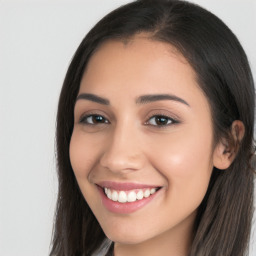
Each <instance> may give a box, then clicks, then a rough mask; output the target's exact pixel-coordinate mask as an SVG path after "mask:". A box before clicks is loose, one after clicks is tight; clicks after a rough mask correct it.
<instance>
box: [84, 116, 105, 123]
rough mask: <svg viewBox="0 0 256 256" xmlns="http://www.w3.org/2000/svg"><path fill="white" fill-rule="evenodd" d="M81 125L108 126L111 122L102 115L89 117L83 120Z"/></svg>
mask: <svg viewBox="0 0 256 256" xmlns="http://www.w3.org/2000/svg"><path fill="white" fill-rule="evenodd" d="M80 123H83V124H89V125H97V124H108V123H109V121H108V120H107V119H106V118H105V117H104V116H101V115H88V116H84V117H82V118H81V120H80Z"/></svg>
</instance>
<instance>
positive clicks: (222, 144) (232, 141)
mask: <svg viewBox="0 0 256 256" xmlns="http://www.w3.org/2000/svg"><path fill="white" fill-rule="evenodd" d="M244 132H245V128H244V124H243V123H242V122H241V121H240V120H235V121H234V122H233V123H232V126H231V131H230V138H229V139H228V138H223V139H221V140H220V141H219V143H218V144H217V145H216V147H215V149H214V152H213V165H214V167H216V168H218V169H221V170H224V169H227V168H228V167H229V166H230V165H231V164H232V162H233V161H234V159H235V157H236V155H237V152H238V150H239V147H240V143H241V141H242V139H243V137H244Z"/></svg>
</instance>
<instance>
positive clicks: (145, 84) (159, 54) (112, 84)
mask: <svg viewBox="0 0 256 256" xmlns="http://www.w3.org/2000/svg"><path fill="white" fill-rule="evenodd" d="M80 92H88V93H96V94H100V95H102V96H105V95H106V96H109V97H114V95H118V97H121V96H122V95H123V94H124V95H126V97H128V95H130V96H131V97H132V96H133V97H137V96H140V95H141V94H155V93H175V94H178V95H179V96H182V97H184V98H187V97H188V98H189V97H190V96H191V95H192V96H195V97H197V96H198V95H199V96H200V97H204V95H203V93H202V91H201V88H200V87H199V85H198V83H197V79H196V74H195V72H194V70H193V68H192V67H191V66H190V64H189V63H188V61H187V60H186V58H185V57H184V56H183V55H182V54H181V53H180V52H179V51H178V50H177V49H176V48H175V47H174V46H172V45H170V44H167V43H164V42H159V41H155V40H152V39H149V38H148V36H145V35H137V36H135V37H133V38H130V39H129V40H127V41H121V40H108V41H106V42H104V43H103V44H102V45H101V46H100V47H99V48H98V49H97V51H96V52H95V53H94V54H93V55H92V57H91V59H90V60H89V63H88V65H87V67H86V70H85V72H84V75H83V78H82V81H81V86H80ZM195 97H194V98H195ZM204 100H206V99H204Z"/></svg>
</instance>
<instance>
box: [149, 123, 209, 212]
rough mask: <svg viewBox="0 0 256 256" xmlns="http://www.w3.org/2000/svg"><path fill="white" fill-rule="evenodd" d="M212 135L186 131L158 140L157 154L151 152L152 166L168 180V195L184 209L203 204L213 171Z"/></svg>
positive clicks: (155, 150)
mask: <svg viewBox="0 0 256 256" xmlns="http://www.w3.org/2000/svg"><path fill="white" fill-rule="evenodd" d="M209 134H210V133H207V132H206V131H205V133H202V132H200V131H199V132H195V131H193V128H191V130H185V129H184V132H182V133H175V134H173V135H172V136H170V137H169V138H168V137H165V139H164V140H163V141H161V140H158V143H157V146H155V147H154V151H152V152H151V153H150V152H148V153H149V154H151V157H150V158H151V161H152V164H153V165H154V166H155V168H156V169H157V170H158V171H159V172H160V173H161V174H162V175H163V176H164V177H165V178H166V180H167V183H168V185H167V190H169V191H171V193H169V195H170V196H171V197H172V200H175V201H176V203H177V205H179V204H180V206H181V207H182V206H183V207H184V202H188V203H190V202H191V203H193V204H194V205H198V204H200V202H201V201H202V199H203V197H204V195H205V193H206V190H207V187H208V184H209V180H210V177H211V173H212V169H213V164H212V137H211V136H209ZM159 159H161V161H159ZM169 199H170V198H169Z"/></svg>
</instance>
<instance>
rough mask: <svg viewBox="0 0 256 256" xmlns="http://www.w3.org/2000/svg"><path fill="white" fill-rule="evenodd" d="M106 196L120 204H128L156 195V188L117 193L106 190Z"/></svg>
mask: <svg viewBox="0 0 256 256" xmlns="http://www.w3.org/2000/svg"><path fill="white" fill-rule="evenodd" d="M104 191H105V194H106V195H107V197H108V198H109V199H110V200H112V201H115V202H116V201H118V202H119V203H127V202H135V201H136V200H141V199H143V198H147V197H149V196H150V195H153V194H154V193H156V188H151V189H146V190H145V189H136V192H135V191H134V190H131V191H127V192H125V191H120V192H118V191H116V190H113V189H112V190H111V189H110V188H104Z"/></svg>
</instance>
